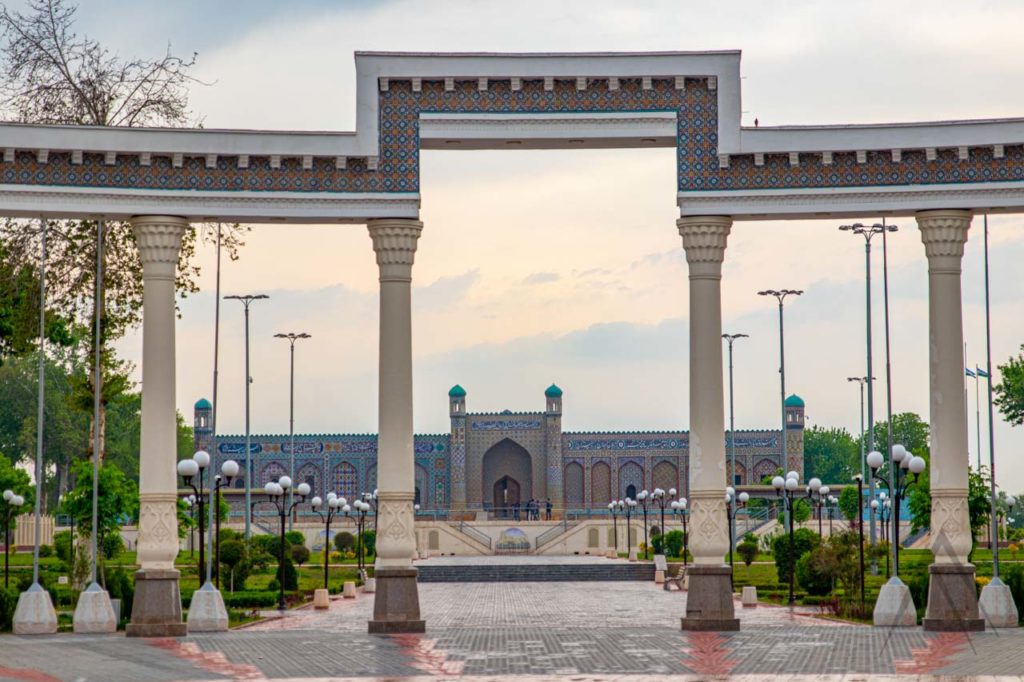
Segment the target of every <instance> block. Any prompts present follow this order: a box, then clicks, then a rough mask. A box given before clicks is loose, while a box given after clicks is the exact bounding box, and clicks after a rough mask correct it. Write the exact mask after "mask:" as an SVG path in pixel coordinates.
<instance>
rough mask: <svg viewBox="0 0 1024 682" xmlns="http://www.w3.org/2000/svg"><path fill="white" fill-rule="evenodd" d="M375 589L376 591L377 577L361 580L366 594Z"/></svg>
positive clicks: (371, 592)
mask: <svg viewBox="0 0 1024 682" xmlns="http://www.w3.org/2000/svg"><path fill="white" fill-rule="evenodd" d="M376 591H377V579H376V578H367V579H366V580H365V581H364V582H363V592H366V593H367V594H373V593H374V592H376Z"/></svg>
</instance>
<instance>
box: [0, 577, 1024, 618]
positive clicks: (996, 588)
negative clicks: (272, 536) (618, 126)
mask: <svg viewBox="0 0 1024 682" xmlns="http://www.w3.org/2000/svg"><path fill="white" fill-rule="evenodd" d="M19 606H20V604H19ZM978 611H979V612H980V614H981V616H982V617H983V618H984V619H985V622H986V623H987V624H988V626H989V627H990V628H1015V627H1017V622H1018V620H1019V619H1018V614H1017V605H1016V604H1014V603H1013V594H1012V593H1011V592H1010V586H1009V585H1007V584H1006V583H1004V582H1003V581H1002V580H1000V579H999V578H992V582H990V583H989V584H988V585H985V587H983V588H981V598H980V599H978ZM14 627H15V631H17V627H18V622H17V620H15V622H14Z"/></svg>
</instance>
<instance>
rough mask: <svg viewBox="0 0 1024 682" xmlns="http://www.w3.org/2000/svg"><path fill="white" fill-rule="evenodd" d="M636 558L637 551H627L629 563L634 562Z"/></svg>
mask: <svg viewBox="0 0 1024 682" xmlns="http://www.w3.org/2000/svg"><path fill="white" fill-rule="evenodd" d="M636 557H637V550H636V548H635V547H634V548H632V549H630V550H629V560H630V561H636Z"/></svg>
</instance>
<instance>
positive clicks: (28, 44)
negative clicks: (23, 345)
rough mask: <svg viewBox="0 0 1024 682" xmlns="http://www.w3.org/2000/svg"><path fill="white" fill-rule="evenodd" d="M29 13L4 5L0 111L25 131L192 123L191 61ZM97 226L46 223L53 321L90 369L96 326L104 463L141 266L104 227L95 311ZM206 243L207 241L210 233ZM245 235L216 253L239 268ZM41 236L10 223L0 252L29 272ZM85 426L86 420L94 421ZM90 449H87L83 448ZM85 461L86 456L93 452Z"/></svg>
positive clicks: (125, 371) (125, 227) (190, 239)
mask: <svg viewBox="0 0 1024 682" xmlns="http://www.w3.org/2000/svg"><path fill="white" fill-rule="evenodd" d="M27 5H28V11H26V12H16V11H13V10H11V9H9V8H8V7H6V6H3V5H0V103H2V105H3V106H4V107H5V108H6V109H8V110H9V111H10V112H11V113H12V114H13V116H14V118H15V120H17V121H20V122H24V123H46V124H70V125H92V126H168V127H175V126H182V125H188V124H189V123H190V119H191V114H190V112H189V110H188V88H189V86H191V85H193V84H195V83H198V82H199V81H198V80H196V79H195V78H194V77H193V76H191V75H190V69H191V68H192V66H194V64H195V59H196V55H192V57H191V58H190V59H183V58H180V57H176V56H175V55H173V54H172V53H171V51H170V49H169V48H168V50H167V51H166V53H165V54H164V55H163V56H162V57H158V58H155V59H140V58H130V59H124V58H122V57H120V56H119V55H117V54H115V53H111V52H110V50H108V49H107V48H105V47H103V46H102V45H101V44H100V43H99V42H98V41H96V40H94V39H92V38H89V37H87V36H79V35H78V34H77V33H76V32H75V27H74V23H75V12H76V9H77V8H76V6H75V5H73V4H69V3H68V2H66V0H28V2H27ZM96 229H97V226H96V223H95V222H94V221H89V220H85V221H82V220H78V221H76V220H69V221H52V222H49V223H48V234H49V237H50V238H49V240H48V246H49V254H48V256H49V257H48V265H47V268H48V271H49V272H50V276H49V278H48V279H49V281H50V283H51V284H52V286H50V287H49V291H48V298H49V299H50V300H51V301H52V306H53V308H54V310H55V313H56V314H57V315H59V316H60V317H61V319H64V320H67V321H68V324H69V325H72V326H74V327H75V328H76V329H77V330H78V333H77V334H76V338H77V339H78V341H79V343H78V344H77V350H78V359H79V360H80V361H83V362H84V363H85V364H86V366H87V367H90V368H91V367H92V363H93V362H94V360H93V357H92V354H91V353H90V352H88V351H89V348H90V343H91V335H90V334H89V333H88V330H90V329H91V328H92V324H91V320H92V318H93V317H94V316H97V315H98V316H99V317H100V318H101V320H102V335H101V340H100V344H101V348H102V349H103V352H102V353H101V359H100V370H101V374H102V377H103V382H102V384H103V385H102V387H101V388H102V395H101V411H100V420H99V421H100V423H99V424H95V425H92V424H91V421H90V424H91V426H90V430H93V431H94V430H96V429H98V430H99V433H100V438H99V440H100V453H99V455H100V458H101V459H102V458H103V457H104V455H105V453H106V443H105V440H104V435H105V418H106V417H105V415H106V409H107V406H108V404H109V403H110V402H111V401H113V400H116V398H117V397H118V396H119V395H120V393H121V392H123V391H125V390H127V389H128V388H130V382H127V381H126V380H125V379H126V378H127V377H128V376H129V371H130V368H129V367H127V366H126V365H125V364H124V363H121V362H119V361H117V360H116V358H115V357H114V353H113V350H112V347H111V344H112V342H113V341H115V340H117V339H118V338H120V337H121V336H123V335H124V333H125V332H126V331H128V330H129V329H132V328H134V327H136V326H137V325H138V324H139V322H140V316H141V309H142V264H141V261H140V259H139V254H138V251H137V249H136V248H135V237H134V234H133V233H132V230H131V226H130V225H129V223H127V222H109V223H106V225H105V230H104V233H105V237H104V244H105V246H104V251H103V264H104V281H103V288H104V292H105V296H104V297H103V298H102V299H101V300H100V303H99V310H96V309H95V307H94V294H95V290H96V286H95V285H96V282H95V281H94V280H95V276H94V274H95V265H96V255H97V254H96V243H97V240H96ZM206 232H207V234H206V236H207V237H209V236H210V235H209V234H208V232H209V231H206ZM242 232H243V230H242V228H240V227H239V226H237V225H234V226H229V227H228V229H226V230H225V231H224V233H223V239H222V244H223V245H224V247H225V248H226V249H227V253H228V254H229V256H230V257H231V258H232V259H236V258H237V250H238V248H239V247H240V246H241V244H242V241H241V236H240V235H241V234H242ZM38 237H39V235H38V231H35V230H30V229H26V224H25V221H24V220H13V219H12V220H7V221H6V222H5V223H4V224H3V225H2V227H0V242H2V244H3V249H4V250H5V253H6V254H8V255H9V256H10V258H11V259H12V261H13V262H26V263H27V262H34V261H35V259H36V254H38V253H39V248H38ZM196 238H197V233H196V231H195V230H189V231H188V232H187V233H186V235H185V238H184V240H183V243H182V248H181V253H180V254H179V262H178V271H177V273H178V274H177V279H176V288H177V291H178V294H179V295H181V296H185V295H187V294H189V293H193V292H195V291H197V289H198V285H197V282H196V278H197V276H198V274H199V266H198V265H196V264H195V262H194V256H195V246H196ZM93 376H94V372H92V371H90V372H87V373H86V374H85V380H84V381H82V382H79V383H77V384H76V390H77V392H78V394H79V402H80V403H88V404H89V407H90V409H91V402H90V401H91V395H92V391H93V386H92V382H93ZM90 419H91V418H90ZM89 442H90V446H89V447H90V448H91V447H92V445H91V443H92V439H90V440H89ZM89 452H91V450H90V451H89Z"/></svg>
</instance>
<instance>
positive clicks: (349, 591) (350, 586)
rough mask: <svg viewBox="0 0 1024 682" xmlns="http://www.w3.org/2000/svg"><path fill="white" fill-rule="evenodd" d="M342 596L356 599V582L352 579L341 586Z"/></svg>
mask: <svg viewBox="0 0 1024 682" xmlns="http://www.w3.org/2000/svg"><path fill="white" fill-rule="evenodd" d="M341 596H342V597H344V598H345V599H355V598H356V584H355V583H354V582H352V581H351V580H349V581H346V582H345V584H344V585H342V586H341Z"/></svg>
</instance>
